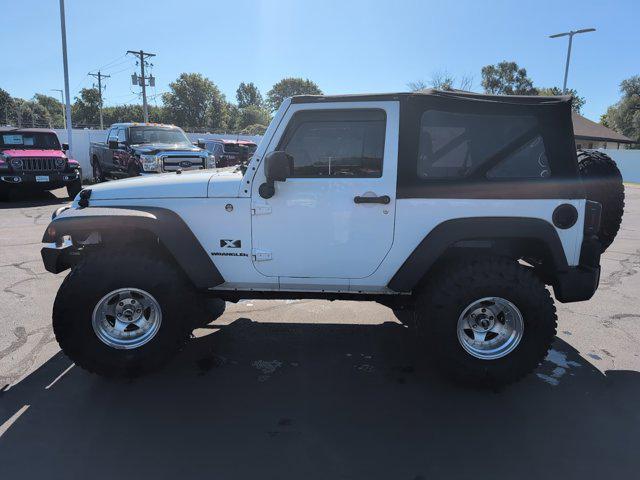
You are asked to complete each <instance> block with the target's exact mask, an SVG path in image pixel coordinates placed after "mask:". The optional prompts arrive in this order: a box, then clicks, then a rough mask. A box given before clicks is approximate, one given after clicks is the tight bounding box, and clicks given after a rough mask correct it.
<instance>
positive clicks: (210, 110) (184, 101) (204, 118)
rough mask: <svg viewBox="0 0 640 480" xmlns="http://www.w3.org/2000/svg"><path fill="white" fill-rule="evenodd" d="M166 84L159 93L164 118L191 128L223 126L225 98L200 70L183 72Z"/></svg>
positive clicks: (225, 118)
mask: <svg viewBox="0 0 640 480" xmlns="http://www.w3.org/2000/svg"><path fill="white" fill-rule="evenodd" d="M169 88H170V89H171V91H170V92H167V93H164V94H163V95H162V102H163V103H164V109H165V115H166V121H168V122H171V123H174V124H176V125H178V126H180V127H182V128H191V129H194V130H197V129H212V130H219V129H224V128H225V127H226V122H227V119H228V112H227V101H226V100H225V97H224V95H223V94H222V93H221V92H220V90H219V89H218V87H217V86H216V85H215V84H214V83H213V82H212V81H211V80H209V79H208V78H206V77H204V76H203V75H202V74H200V73H182V74H180V76H179V77H178V79H177V80H176V81H175V82H172V83H170V84H169Z"/></svg>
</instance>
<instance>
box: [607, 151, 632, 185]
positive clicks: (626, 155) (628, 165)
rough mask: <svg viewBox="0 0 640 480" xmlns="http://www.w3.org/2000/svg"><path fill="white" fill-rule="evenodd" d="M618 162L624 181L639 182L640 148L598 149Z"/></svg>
mask: <svg viewBox="0 0 640 480" xmlns="http://www.w3.org/2000/svg"><path fill="white" fill-rule="evenodd" d="M600 151H602V152H604V153H606V154H607V155H609V156H610V157H611V158H613V159H614V160H615V161H616V163H617V164H618V168H619V169H620V172H621V173H622V178H623V180H624V181H625V182H635V183H640V150H610V149H607V150H600Z"/></svg>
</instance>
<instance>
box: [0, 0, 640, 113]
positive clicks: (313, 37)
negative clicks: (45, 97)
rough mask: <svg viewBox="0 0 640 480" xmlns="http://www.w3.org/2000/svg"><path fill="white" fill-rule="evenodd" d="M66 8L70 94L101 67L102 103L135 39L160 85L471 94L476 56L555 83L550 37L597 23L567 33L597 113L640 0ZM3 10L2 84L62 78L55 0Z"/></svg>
mask: <svg viewBox="0 0 640 480" xmlns="http://www.w3.org/2000/svg"><path fill="white" fill-rule="evenodd" d="M66 9H67V35H68V50H69V69H70V87H71V96H72V97H74V96H75V95H76V94H77V93H78V91H79V90H80V89H81V88H82V87H89V86H91V85H92V83H93V81H94V80H93V79H92V78H91V77H88V76H87V73H88V72H89V71H95V70H97V69H98V68H99V67H102V66H105V65H106V66H105V67H104V68H103V71H104V72H105V73H107V74H111V75H112V77H111V78H110V79H108V80H107V82H106V83H107V89H106V92H105V103H106V104H108V105H111V104H117V103H134V102H138V101H139V95H138V90H139V89H138V88H136V87H132V86H130V82H131V80H130V74H131V73H133V72H134V70H135V66H134V59H133V58H132V57H131V56H124V53H125V52H126V51H127V50H138V49H144V50H145V51H150V52H153V53H156V54H157V57H155V58H154V59H153V60H152V62H153V64H154V67H153V74H154V75H155V77H156V79H157V80H156V81H157V84H156V91H155V93H156V94H158V95H159V94H160V93H161V92H164V91H166V90H167V89H168V84H169V83H170V82H171V81H173V80H174V79H175V78H176V77H177V76H178V75H179V74H180V73H181V72H200V73H202V74H204V75H205V76H207V77H208V78H210V79H211V80H213V81H214V82H215V83H216V84H217V85H218V86H219V88H220V89H221V90H222V92H223V93H224V94H225V95H226V96H227V99H229V100H233V101H235V90H236V88H237V86H238V83H239V82H241V81H245V82H249V81H253V82H254V83H256V85H258V87H259V88H260V90H261V91H262V92H263V94H264V93H266V91H267V90H269V88H271V86H272V85H273V84H274V83H275V82H276V81H278V80H279V79H281V78H282V77H285V76H301V77H308V78H310V79H312V80H314V81H315V82H316V83H317V84H318V85H319V86H320V88H322V90H323V91H324V92H325V93H328V94H338V93H359V92H389V91H405V90H406V89H407V86H406V85H407V82H409V81H412V80H419V79H423V80H425V81H428V80H429V78H431V76H432V75H433V74H434V73H435V72H438V71H447V72H449V73H450V74H452V75H455V76H458V77H459V76H462V75H472V76H473V77H474V80H475V82H474V83H475V84H474V90H477V91H480V90H481V87H480V69H481V68H482V66H483V65H486V64H489V63H496V62H499V61H501V60H515V61H516V62H518V63H519V64H520V65H521V66H523V67H525V68H526V69H527V71H528V73H529V76H530V77H531V78H532V79H533V81H534V84H535V85H536V86H554V85H555V86H562V76H563V72H564V61H565V55H566V46H567V44H566V38H564V39H555V40H551V39H548V38H547V35H549V34H552V33H557V32H562V31H567V30H570V29H579V28H584V27H595V28H597V32H595V33H588V34H585V35H580V36H577V37H576V38H575V41H574V49H573V53H572V61H571V70H570V72H569V87H572V88H576V89H577V90H578V92H579V93H580V95H582V96H584V97H586V99H587V103H586V105H585V107H584V109H583V113H584V114H586V116H587V117H590V118H592V119H594V120H598V119H599V117H600V115H601V114H602V113H604V111H605V110H606V108H607V107H608V106H609V105H611V104H612V103H615V102H616V101H617V100H618V98H619V84H620V81H621V80H623V79H625V78H628V77H630V76H632V75H637V74H640V61H639V58H640V57H638V46H640V28H638V26H637V21H638V18H640V15H639V14H640V2H638V0H618V1H609V2H604V1H595V0H566V1H563V0H555V1H547V0H538V1H528V0H518V1H506V0H491V1H489V0H487V1H470V0H458V1H455V2H453V1H443V0H442V1H441V0H438V1H435V0H425V1H403V0H395V1H393V0H370V1H361V0H358V1H348V0H343V1H333V0H331V1H322V0H316V1H315V2H307V1H303V0H298V1H294V0H236V1H222V0H220V1H214V0H212V1H205V0H203V1H197V0H193V1H192V0H182V1H176V0H172V1H165V0H156V1H139V0H128V1H120V0H110V1H108V2H98V1H88V0H66ZM0 12H1V17H2V22H1V23H2V39H3V40H2V45H3V50H4V53H5V56H4V58H3V61H2V64H1V67H0V72H1V74H0V87H1V88H4V89H5V90H7V91H9V93H11V94H12V95H14V96H18V97H23V98H30V97H32V96H33V94H34V93H36V92H42V93H52V92H50V89H53V88H63V75H62V60H61V51H62V49H61V44H60V23H59V17H58V0H20V1H15V0H0ZM150 93H151V95H153V93H154V92H153V91H151V92H150ZM52 94H54V95H55V93H52ZM152 98H153V97H152ZM157 102H158V103H160V99H159V98H158V99H157ZM151 103H153V100H152V102H151Z"/></svg>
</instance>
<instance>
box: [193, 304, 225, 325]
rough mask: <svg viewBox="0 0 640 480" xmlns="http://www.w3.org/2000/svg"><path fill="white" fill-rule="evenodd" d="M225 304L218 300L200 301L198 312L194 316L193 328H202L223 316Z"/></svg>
mask: <svg viewBox="0 0 640 480" xmlns="http://www.w3.org/2000/svg"><path fill="white" fill-rule="evenodd" d="M226 306H227V302H225V301H224V300H222V299H220V298H204V299H202V301H201V303H200V306H199V309H198V312H197V313H196V314H195V315H194V317H193V318H194V328H198V327H204V326H205V325H208V324H210V323H211V322H213V321H215V320H217V319H218V318H220V317H221V316H222V314H224V311H225V309H226Z"/></svg>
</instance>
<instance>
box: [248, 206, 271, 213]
mask: <svg viewBox="0 0 640 480" xmlns="http://www.w3.org/2000/svg"><path fill="white" fill-rule="evenodd" d="M270 213H271V206H270V205H256V204H254V205H253V206H252V207H251V215H268V214H270Z"/></svg>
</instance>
